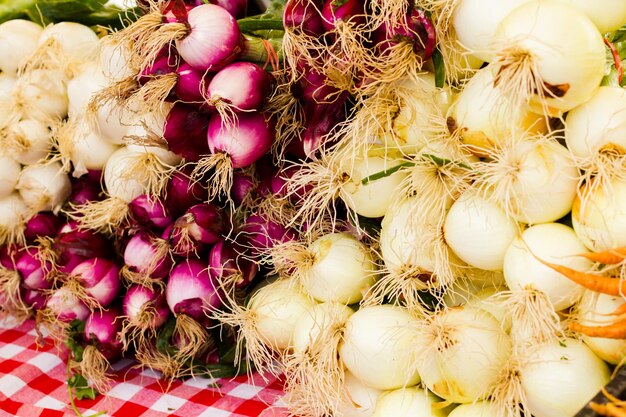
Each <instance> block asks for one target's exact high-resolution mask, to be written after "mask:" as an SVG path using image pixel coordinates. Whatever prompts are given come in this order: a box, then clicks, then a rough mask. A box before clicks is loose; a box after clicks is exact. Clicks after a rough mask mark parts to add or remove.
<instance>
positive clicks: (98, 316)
mask: <svg viewBox="0 0 626 417" xmlns="http://www.w3.org/2000/svg"><path fill="white" fill-rule="evenodd" d="M121 316H122V311H121V309H119V308H117V307H111V308H109V309H107V310H95V311H94V312H93V313H91V314H90V315H89V317H88V318H87V320H85V330H84V332H83V336H84V338H85V342H86V343H88V344H93V345H94V346H96V347H97V348H98V350H99V351H100V352H101V353H102V355H104V357H105V358H107V359H108V360H109V361H111V360H113V359H116V358H118V357H120V356H121V354H122V341H121V339H120V338H119V335H120V333H121V331H122V322H123V320H122V319H121Z"/></svg>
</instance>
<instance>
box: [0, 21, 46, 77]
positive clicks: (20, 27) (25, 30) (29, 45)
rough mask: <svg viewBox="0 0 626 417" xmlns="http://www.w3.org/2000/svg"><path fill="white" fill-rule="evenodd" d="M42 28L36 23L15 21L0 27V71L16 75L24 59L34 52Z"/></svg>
mask: <svg viewBox="0 0 626 417" xmlns="http://www.w3.org/2000/svg"><path fill="white" fill-rule="evenodd" d="M42 31H43V28H42V27H41V26H40V25H38V24H37V23H34V22H31V21H28V20H22V19H15V20H9V21H7V22H4V23H2V24H1V25H0V71H2V74H10V75H11V76H16V75H17V70H18V69H19V67H20V66H21V65H23V64H24V63H25V59H26V58H28V57H29V55H30V54H32V53H33V52H35V48H37V42H38V40H39V37H40V36H41V32H42Z"/></svg>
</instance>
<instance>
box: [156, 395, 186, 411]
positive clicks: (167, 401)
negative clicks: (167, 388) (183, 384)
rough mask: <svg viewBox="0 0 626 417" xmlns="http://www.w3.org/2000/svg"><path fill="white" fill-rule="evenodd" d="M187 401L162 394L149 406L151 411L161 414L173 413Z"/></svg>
mask: <svg viewBox="0 0 626 417" xmlns="http://www.w3.org/2000/svg"><path fill="white" fill-rule="evenodd" d="M186 402H187V400H185V399H183V398H179V397H176V396H174V395H170V394H163V395H161V396H160V398H159V399H158V400H157V401H156V402H155V403H154V404H152V405H151V406H150V409H151V410H154V411H160V412H162V413H173V412H175V411H176V410H178V409H179V408H180V407H182V406H183V405H184V404H185V403H186Z"/></svg>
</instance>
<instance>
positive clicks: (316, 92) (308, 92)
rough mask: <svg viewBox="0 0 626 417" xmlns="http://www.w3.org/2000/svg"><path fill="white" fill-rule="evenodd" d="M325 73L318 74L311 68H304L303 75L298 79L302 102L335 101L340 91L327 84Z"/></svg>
mask: <svg viewBox="0 0 626 417" xmlns="http://www.w3.org/2000/svg"><path fill="white" fill-rule="evenodd" d="M327 81H328V79H327V78H326V76H325V75H323V74H320V73H319V72H317V71H315V70H314V69H312V68H309V69H307V70H305V72H304V76H303V77H302V78H301V79H300V81H299V83H300V86H301V89H300V96H301V98H302V100H304V102H305V103H306V102H313V103H320V104H321V103H332V102H334V101H336V100H337V99H338V98H339V97H340V95H341V91H340V90H339V89H338V88H335V87H332V86H329V85H328V84H327Z"/></svg>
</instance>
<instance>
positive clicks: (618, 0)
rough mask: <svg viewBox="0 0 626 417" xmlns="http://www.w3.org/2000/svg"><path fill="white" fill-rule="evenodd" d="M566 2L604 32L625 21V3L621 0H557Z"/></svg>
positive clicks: (617, 26)
mask: <svg viewBox="0 0 626 417" xmlns="http://www.w3.org/2000/svg"><path fill="white" fill-rule="evenodd" d="M558 1H560V2H561V3H565V4H568V5H570V6H572V7H574V8H576V9H578V10H580V11H581V12H583V13H584V14H586V15H587V17H589V19H591V21H592V22H593V23H594V24H595V25H596V26H597V27H598V30H599V31H600V33H602V34H605V33H607V32H612V31H614V30H617V29H619V28H620V27H622V25H624V22H626V3H624V2H623V1H622V0H593V1H589V0H558Z"/></svg>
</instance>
